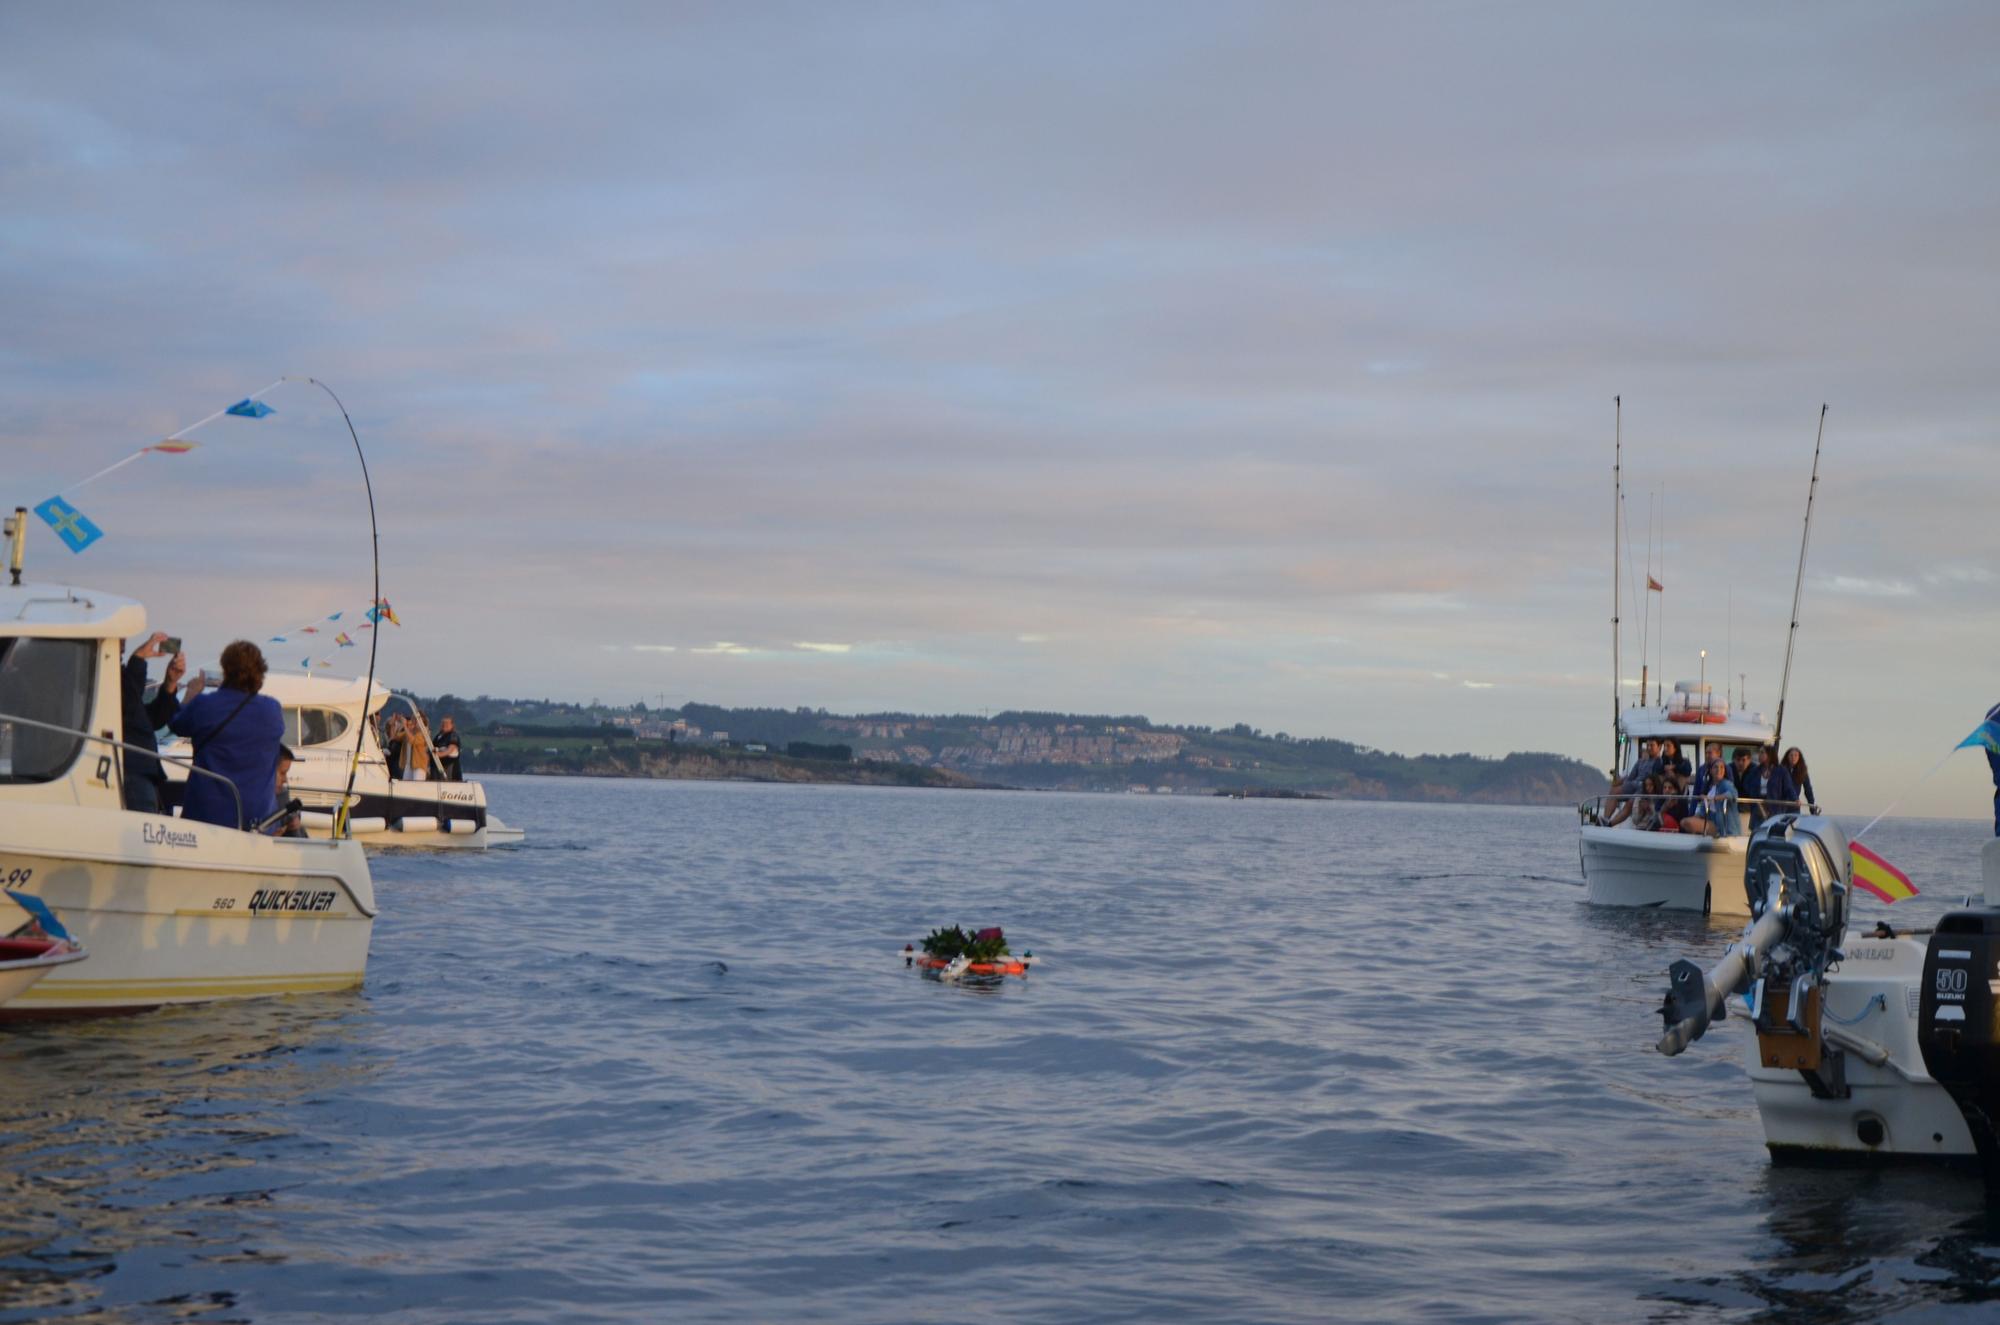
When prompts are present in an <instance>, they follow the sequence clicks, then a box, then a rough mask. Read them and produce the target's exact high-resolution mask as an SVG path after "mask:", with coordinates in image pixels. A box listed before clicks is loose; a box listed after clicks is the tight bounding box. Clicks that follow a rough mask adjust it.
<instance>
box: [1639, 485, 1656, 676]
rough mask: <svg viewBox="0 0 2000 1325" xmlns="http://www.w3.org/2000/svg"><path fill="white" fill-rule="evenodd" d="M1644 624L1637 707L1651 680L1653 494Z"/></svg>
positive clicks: (1649, 510)
mask: <svg viewBox="0 0 2000 1325" xmlns="http://www.w3.org/2000/svg"><path fill="white" fill-rule="evenodd" d="M1644 620H1645V623H1646V624H1645V625H1643V626H1641V627H1640V628H1639V707H1640V708H1644V707H1645V706H1646V688H1647V685H1648V683H1649V682H1651V681H1652V679H1653V678H1652V673H1651V671H1650V670H1649V665H1650V664H1651V663H1652V661H1653V648H1652V643H1651V641H1652V630H1653V494H1652V493H1650V492H1648V493H1647V494H1646V615H1645V618H1644Z"/></svg>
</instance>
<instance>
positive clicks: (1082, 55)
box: [0, 0, 2000, 816]
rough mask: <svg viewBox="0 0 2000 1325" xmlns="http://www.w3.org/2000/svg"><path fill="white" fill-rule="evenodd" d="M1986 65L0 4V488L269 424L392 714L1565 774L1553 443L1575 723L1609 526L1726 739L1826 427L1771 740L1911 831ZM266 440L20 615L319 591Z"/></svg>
mask: <svg viewBox="0 0 2000 1325" xmlns="http://www.w3.org/2000/svg"><path fill="white" fill-rule="evenodd" d="M1996 49H2000V10H1996V9H1994V8H1993V7H1991V6H1988V5H1977V4H1968V5H1915V6H1895V7H1889V6H1879V5H1872V4H1811V5H1806V4H1791V5H1786V4H1775V5H1766V6H1755V7H1740V6H1728V5H1720V4H1717V5H1709V6H1693V7H1686V6H1673V7H1659V6H1651V7H1640V6H1602V5H1588V4H1580V5H1555V4H1525V5H1510V6H1498V5H1477V4H1387V3H1382V4H1363V3H1353V4H1344V3H1307V4H1298V5H1273V4H1238V5H1215V4H1207V3H1190V4H1173V3H1164V2H1161V0H1149V2H1148V3H1136V4H1122V3H1091V4H1081V5H1079V4H1032V3H1009V4H997V3H996V4H968V3H915V2H914V0H912V2H911V3H903V4H870V3H841V4H825V3H814V4H797V5H788V4H759V5H730V4H712V5H676V4H664V3H648V4H639V5H617V4H607V3H595V4H589V5H583V6H548V5H536V6H528V5H521V6H513V5H506V4H477V5H474V4H461V5H449V4H429V5H423V6H408V5H379V6H371V5H365V4H355V5H341V6H316V7H304V6H279V7H275V8H273V7H268V6H251V5H248V4H226V5H204V4H177V5H174V6H157V5H124V6H121V5H116V4H99V5H90V6H75V5H63V4H56V3H45V2H40V0H25V2H22V3H14V4H9V5H6V6H0V199H3V200H4V206H0V306H4V308H5V310H6V316H5V318H4V319H0V447H3V448H4V454H5V456H6V459H7V463H6V465H5V467H4V471H0V472H4V473H5V476H6V478H7V480H8V481H7V485H6V486H7V487H8V488H9V489H11V492H10V493H9V494H5V495H6V499H7V504H8V505H10V506H11V505H15V504H20V505H33V504H35V503H37V502H39V501H41V500H42V499H43V498H44V497H46V496H48V495H50V494H51V493H55V492H59V491H62V492H67V491H68V489H67V488H65V486H64V485H66V484H73V483H75V482H76V481H77V480H78V479H81V478H83V477H85V476H86V475H88V474H90V473H92V472H94V471H96V470H98V469H101V468H102V467H103V466H105V465H108V464H110V463H112V462H114V461H116V460H118V459H120V458H122V457H123V456H125V455H128V454H130V453H131V452H132V451H134V450H136V449H137V448H138V447H140V446H143V445H146V444H147V443H149V442H151V441H154V440H158V439H159V438H161V437H164V436H166V435H168V434H169V433H170V432H172V431H173V430H175V429H177V428H180V427H182V426H184V425H186V424H189V423H192V422H193V421H195V420H197V419H199V418H201V417H203V416H204V415H207V414H209V413H211V412H212V411H214V410H215V409H217V408H219V407H220V406H222V405H226V404H228V403H230V402H231V401H233V400H236V399H239V398H241V397H242V396H244V395H246V394H248V393H249V392H252V391H255V390H257V389H259V388H261V387H264V386H265V385H266V384H267V383H270V382H273V381H275V380H277V379H279V378H281V377H284V376H286V375H295V376H312V377H316V378H318V379H320V380H322V381H324V382H326V383H327V384H328V385H330V386H331V387H332V388H333V389H334V390H335V391H337V392H339V394H340V398H341V400H342V401H344V402H345V404H346V406H347V408H348V410H349V411H350V413H351V415H352V418H353V421H354V424H355V427H356V429H357V431H358V434H359V436H360V438H361V441H362V443H363V445H364V446H365V448H366V451H367V456H368V462H369V468H370V472H371V474H372V477H373V482H374V488H375V492H374V496H375V502H376V506H377V509H378V512H379V517H380V528H381V537H380V547H381V558H382V578H383V590H384V593H385V594H386V595H387V596H388V597H389V598H390V599H391V601H392V602H393V603H394V604H395V608H396V611H397V614H398V616H399V617H400V618H401V620H402V621H403V623H404V624H403V626H402V627H401V628H400V629H392V630H390V631H388V632H386V633H385V638H384V640H383V642H382V660H381V667H382V670H383V673H384V675H385V676H387V677H388V679H389V680H390V681H391V682H392V683H393V684H395V685H396V686H398V687H399V688H403V689H408V690H415V691H420V692H423V693H436V692H439V691H447V690H448V691H453V692H457V693H461V694H480V693H487V694H494V695H517V696H535V697H542V696H548V697H552V698H563V699H575V700H590V699H593V698H596V699H602V700H604V701H606V702H630V701H632V700H634V699H639V698H642V697H643V698H644V699H645V700H646V702H648V703H657V702H659V701H660V700H661V698H662V697H664V700H665V702H666V703H668V704H678V703H681V702H684V701H687V700H701V701H705V702H710V703H723V704H768V705H784V706H791V705H801V704H803V705H811V706H814V707H826V708H829V709H833V710H836V711H856V710H882V709H893V710H903V711H952V712H979V711H999V710H1001V709H1008V708H1033V709H1055V710H1070V711H1079V712H1109V713H1134V712H1137V713H1144V714H1147V715H1149V716H1151V717H1152V718H1154V719H1155V720H1158V721H1166V722H1176V723H1202V724H1213V725H1228V724H1232V723H1235V722H1239V721H1241V722H1248V723H1251V724H1253V725H1255V726H1258V727H1261V728H1264V729H1265V730H1267V731H1285V732H1289V733H1291V734H1293V735H1297V736H1335V737H1340V738H1344V739H1348V740H1354V741H1358V742H1361V743H1364V744H1368V745H1373V746H1378V747H1381V748H1384V749H1391V750H1399V751H1405V752H1412V753H1414V752H1419V751H1439V752H1455V751H1461V750H1464V751H1471V752H1474V753H1479V754H1489V755H1497V754H1503V753H1505V752H1507V751H1510V750H1552V751H1557V752H1560V753H1564V754H1570V755H1574V756H1577V757H1579V758H1583V759H1587V760H1590V761H1592V762H1594V763H1598V764H1605V763H1607V762H1608V761H1609V758H1610V754H1611V749H1610V746H1611V726H1612V715H1613V712H1614V709H1615V706H1616V704H1617V702H1618V700H1617V698H1616V696H1615V694H1614V689H1613V673H1612V660H1611V656H1610V655H1611V634H1612V630H1611V623H1610V617H1611V613H1612V586H1611V579H1612V567H1611V557H1612V543H1613V538H1612V515H1613V502H1612V474H1611V468H1612V458H1613V444H1614V436H1615V433H1616V431H1617V429H1618V420H1617V417H1616V416H1615V414H1614V408H1613V403H1612V402H1613V397H1614V396H1618V397H1622V399H1623V402H1624V409H1623V424H1622V436H1623V442H1624V448H1623V455H1624V462H1625V463H1624V479H1625V490H1626V511H1627V515H1628V523H1627V529H1626V538H1627V541H1628V543H1629V549H1630V553H1631V557H1628V558H1627V559H1626V560H1625V565H1624V573H1625V576H1626V586H1625V590H1624V594H1623V598H1624V602H1623V615H1624V617H1625V634H1624V645H1623V657H1624V661H1625V664H1626V665H1625V668H1624V671H1625V673H1626V675H1627V677H1628V678H1630V680H1631V682H1632V683H1633V684H1632V685H1628V686H1627V687H1625V689H1624V691H1623V693H1624V696H1625V699H1626V701H1627V702H1629V701H1630V700H1631V698H1632V697H1633V692H1634V689H1635V687H1636V681H1637V678H1638V674H1639V668H1638V662H1639V658H1640V643H1641V630H1642V622H1641V617H1642V613H1641V611H1640V610H1639V609H1637V608H1636V607H1635V606H1634V602H1633V593H1632V589H1633V587H1634V584H1635V581H1634V579H1633V577H1634V576H1635V575H1637V576H1639V577H1641V578H1640V579H1639V580H1637V581H1636V583H1643V578H1642V577H1643V575H1644V566H1643V563H1644V562H1645V561H1646V559H1647V556H1648V553H1647V547H1648V544H1649V542H1650V543H1651V545H1652V546H1653V549H1654V551H1653V553H1652V558H1653V561H1654V574H1655V575H1656V576H1657V577H1658V578H1659V579H1660V581H1661V582H1662V583H1663V584H1664V585H1665V591H1664V592H1663V593H1661V594H1658V595H1651V599H1652V603H1653V606H1654V608H1655V610H1656V612H1657V614H1658V615H1657V617H1656V618H1655V619H1654V620H1653V621H1652V622H1651V623H1650V624H1649V625H1647V626H1646V627H1645V635H1646V645H1647V648H1646V653H1647V656H1648V657H1650V658H1651V659H1652V662H1651V665H1650V672H1649V675H1650V676H1651V678H1652V679H1654V680H1658V679H1659V678H1660V677H1661V676H1663V675H1664V676H1665V678H1666V680H1667V682H1668V684H1669V688H1671V684H1672V682H1674V681H1677V680H1681V679H1696V678H1697V677H1698V676H1705V677H1706V679H1707V680H1708V681H1709V682H1711V683H1713V684H1715V685H1716V686H1717V687H1718V688H1719V689H1724V688H1726V690H1727V691H1728V693H1729V694H1730V695H1731V696H1732V697H1736V696H1737V692H1738V691H1739V690H1741V691H1742V692H1744V693H1746V694H1747V697H1748V702H1749V705H1750V707H1752V708H1754V709H1761V710H1764V711H1765V712H1767V713H1774V712H1775V710H1776V708H1777V703H1778V698H1779V690H1780V680H1781V673H1782V671H1783V666H1784V657H1785V643H1786V634H1787V630H1786V626H1787V622H1788V620H1789V608H1790V603H1791V597H1792V591H1793V586H1794V573H1795V571H1796V569H1797V566H1798V559H1799V545H1800V534H1801V529H1802V525H1801V520H1802V517H1803V515H1804V511H1805V504H1806V496H1807V487H1808V475H1809V472H1810V468H1811V463H1812V457H1813V449H1814V442H1815V435H1816V429H1817V425H1818V422H1819V416H1820V408H1821V405H1822V404H1825V405H1826V406H1827V407H1828V410H1827V414H1826V425H1825V443H1824V453H1823V455H1822V457H1821V466H1820V482H1819V484H1818V487H1817V494H1816V504H1815V513H1814V520H1813V526H1812V545H1811V552H1810V556H1809V558H1808V561H1807V565H1806V575H1805V579H1804V583H1803V590H1802V602H1801V614H1800V624H1799V628H1798V632H1797V643H1796V653H1795V656H1794V659H1793V663H1792V669H1791V679H1790V686H1789V689H1788V690H1787V692H1786V695H1785V699H1786V708H1785V719H1784V722H1785V728H1784V730H1785V741H1786V743H1787V744H1793V743H1796V744H1798V745H1800V746H1801V747H1802V748H1803V749H1804V750H1805V752H1806V754H1807V756H1808V758H1809V760H1810V761H1811V764H1812V767H1813V770H1814V779H1815V782H1816V784H1817V789H1818V791H1819V793H1820V797H1821V800H1822V802H1823V803H1825V804H1827V805H1828V806H1829V808H1833V809H1836V810H1837V811H1839V812H1842V813H1853V814H1862V815H1872V814H1873V813H1875V812H1876V811H1878V810H1880V809H1883V808H1887V807H1889V806H1891V805H1894V806H1895V807H1896V808H1897V811H1898V812H1899V813H1914V814H1936V815H1967V816H1971V815H1978V814H1981V813H1984V812H1985V810H1986V808H1987V802H1988V798H1989V797H1990V795H1991V783H1990V781H1989V779H1988V778H1987V775H1986V770H1985V768H1984V766H1983V761H1981V760H1980V759H1979V758H1978V757H1977V756H1976V755H1975V754H1973V753H1971V752H1966V753H1962V754H1960V755H1957V756H1955V757H1954V758H1953V759H1952V760H1949V761H1947V762H1946V764H1945V766H1944V768H1943V769H1942V771H1940V772H1938V773H1936V774H1935V775H1933V776H1932V777H1931V778H1930V779H1929V780H1928V781H1925V782H1921V785H1919V783H1920V779H1922V778H1923V777H1924V775H1925V773H1926V771H1927V770H1929V769H1931V768H1932V767H1933V765H1934V764H1935V763H1936V762H1937V760H1938V759H1939V758H1940V757H1942V756H1943V755H1944V754H1945V752H1946V751H1948V750H1949V749H1950V748H1951V746H1952V745H1953V744H1954V743H1955V742H1956V741H1958V740H1959V739H1960V738H1961V737H1963V736H1964V735H1965V734H1966V733H1967V732H1968V731H1970V730H1971V729H1972V728H1973V727H1974V726H1975V725H1977V723H1978V721H1979V720H1980V718H1981V716H1982V715H1983V713H1984V711H1985V710H1986V708H1987V707H1988V706H1989V705H1991V704H1993V703H1994V702H1995V701H1996V700H2000V678H1996V677H1995V676H1994V675H1993V670H1994V669H1993V667H1992V665H1991V660H1992V659H1993V658H1994V657H1995V656H1996V652H2000V625H1996V619H1995V616H1994V614H1993V613H1992V612H1991V611H1990V610H1988V608H1989V605H1990V603H1991V602H1992V599H1993V596H1994V592H1995V588H1996V580H1995V576H1996V575H2000V522H1996V521H1995V520H1994V519H1993V518H1992V516H1991V514H1990V511H1991V509H1992V502H1993V500H1994V496H1993V494H1994V493H1996V492H2000V446H1996V441H2000V436H1996V420H2000V374H1996V373H1995V372H1994V370H1993V363H1992V356H1993V350H1994V346H1995V343H1996V338H1995V331H1996V320H2000V252H1996V246H2000V168H1996V167H2000V65H1996V63H1995V61H1994V60H1993V58H1992V56H1993V52H1994V51H1995V50H1996ZM265 399H266V400H267V401H268V402H269V403H270V404H271V405H272V406H273V407H274V409H275V410H276V411H277V412H276V413H275V414H273V415H272V416H270V417H269V418H266V419H263V420H259V421H256V422H250V421H245V420H239V419H233V418H224V419H222V420H219V421H217V422H215V423H212V424H209V425H207V426H205V427H203V428H201V429H199V430H198V431H196V432H195V433H193V434H192V436H193V437H194V439H195V440H197V441H199V442H200V443H201V446H200V448H199V449H198V450H196V451H194V452H192V453H190V454H188V455H185V456H162V455H148V456H146V457H144V458H143V459H142V460H140V461H138V462H137V463H135V464H132V465H128V466H126V467H125V468H123V469H121V470H119V471H117V472H116V473H115V474H112V475H110V476H108V477H105V478H103V479H101V480H98V481H96V482H94V483H92V484H89V485H88V486H85V487H83V488H81V489H79V490H77V491H75V492H74V493H72V494H71V497H72V500H74V501H75V503H76V505H77V506H78V507H80V508H81V509H82V510H83V511H84V512H85V513H86V514H87V515H88V516H89V517H90V518H91V519H92V520H93V521H95V522H96V523H97V524H98V525H100V526H101V527H102V528H103V529H104V530H105V533H106V536H105V538H104V539H103V540H102V541H101V542H99V543H97V544H95V545H94V546H92V547H91V548H90V549H89V550H88V551H86V552H84V553H81V554H76V555H72V554H70V553H69V552H67V551H66V550H64V549H63V548H62V547H61V546H60V544H58V543H57V542H56V541H55V540H54V538H53V537H52V536H51V535H50V534H49V533H48V531H46V530H44V529H41V528H40V527H39V526H38V527H37V529H36V533H35V536H34V537H33V538H32V539H31V543H30V556H31V570H32V572H33V574H34V575H35V576H36V577H37V578H45V579H55V580H62V581H66V582H71V583H77V584H85V585H90V586H93V587H96V588H99V589H103V590H108V591H112V592H117V593H125V594H129V595H131V596H133V597H137V598H139V599H141V600H142V601H144V602H145V603H146V604H147V606H148V609H149V612H150V614H151V618H152V621H153V623H154V624H155V625H156V626H158V627H160V628H162V629H167V630H170V631H172V632H174V633H176V634H179V635H182V636H184V637H185V638H186V639H187V640H188V642H189V646H190V649H191V650H192V652H193V653H194V654H195V656H196V657H197V658H199V657H202V656H207V657H211V658H212V657H213V656H214V654H215V653H216V652H218V651H219V649H220V647H221V645H222V644H223V643H225V642H227V641H228V640H229V639H231V638H234V637H236V636H238V635H243V636H248V637H250V638H268V637H269V636H271V635H273V634H279V633H283V632H284V630H285V628H286V627H288V626H295V625H297V624H299V623H301V622H303V621H305V620H307V619H309V618H312V617H315V616H318V615H321V614H323V613H328V612H333V611H336V610H342V609H348V610H353V609H357V608H360V607H365V605H366V603H367V601H368V597H369V556H368V552H369V547H368V525H367V500H366V496H365V494H364V491H363V488H362V485H361V482H360V471H359V467H358V466H357V465H356V463H355V456H354V453H353V446H352V444H351V442H350V441H349V439H348V437H347V434H346V429H345V427H344V425H343V424H342V422H341V419H340V415H339V414H338V413H337V412H336V411H335V409H334V408H333V406H332V404H331V402H330V401H329V400H328V399H327V398H326V397H325V396H324V395H322V394H320V393H319V392H318V391H317V390H316V389H315V388H312V387H310V386H305V385H299V384H292V383H288V384H285V385H282V386H279V387H278V388H277V389H275V390H274V391H273V392H271V393H270V394H269V395H268V396H266V397H265ZM1632 558H1636V559H1637V560H1638V561H1639V562H1640V563H1641V566H1640V568H1639V569H1638V570H1637V571H1635V570H1634V569H1633V566H1632ZM1704 648H1705V649H1707V650H1708V658H1707V660H1706V661H1705V662H1704V661H1703V660H1702V659H1701V657H1700V652H1699V651H1700V650H1702V649H1704ZM356 653H358V651H350V652H349V653H346V654H343V656H342V657H341V658H340V659H339V660H338V661H339V664H340V666H341V668H342V669H344V670H355V667H354V662H353V659H354V656H355V654H356ZM273 656H274V657H275V658H277V660H278V661H279V662H280V663H284V662H286V661H287V660H286V659H285V658H283V657H280V656H279V650H277V648H276V647H275V646H274V649H273ZM1739 677H1740V678H1742V679H1741V680H1739V679H1738V678H1739Z"/></svg>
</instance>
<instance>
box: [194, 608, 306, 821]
mask: <svg viewBox="0 0 2000 1325" xmlns="http://www.w3.org/2000/svg"><path fill="white" fill-rule="evenodd" d="M264 672H265V664H264V651H263V650H262V649H260V648H258V647H257V646H256V645H255V644H252V643H251V642H250V641H249V640H237V641H236V642H235V643H233V644H231V645H230V646H229V647H228V648H226V649H224V650H223V651H222V686H221V688H220V689H217V690H215V691H214V692H213V693H207V694H204V693H203V689H204V687H205V686H206V684H207V677H206V676H205V675H203V676H197V677H196V678H195V679H194V680H193V681H190V682H189V683H188V693H187V700H186V702H185V703H183V704H182V705H181V711H180V712H179V713H177V714H175V715H174V720H173V721H172V722H171V723H170V724H168V725H169V726H171V727H172V728H173V730H174V732H175V734H177V735H180V736H185V737H187V738H188V739H189V740H191V741H193V742H194V766H195V767H196V768H197V769H206V770H207V771H209V772H211V773H216V774H219V775H220V776H222V777H224V778H227V779H228V780H229V781H230V782H232V783H234V784H235V786H236V794H235V795H234V796H232V795H230V794H229V789H228V788H227V787H224V786H222V785H220V784H219V783H218V782H217V781H216V779H215V778H212V777H198V776H197V777H190V778H189V779H188V784H187V791H186V793H185V794H184V795H183V796H182V798H181V817H182V818H183V819H192V820H195V821H196V822H199V823H208V824H221V825H223V826H224V827H227V828H246V829H247V828H254V827H255V826H256V825H257V824H259V823H262V822H263V821H264V820H265V819H268V818H270V816H271V813H272V811H273V809H274V808H275V801H276V799H277V797H276V789H277V785H278V752H279V751H280V750H282V749H283V748H284V740H285V712H284V710H283V709H282V708H280V707H279V706H278V701H277V700H275V699H272V698H271V697H270V696H269V695H266V694H261V693H259V692H261V691H262V690H263V688H264ZM239 802H240V810H241V814H240V816H239V813H238V811H239Z"/></svg>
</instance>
